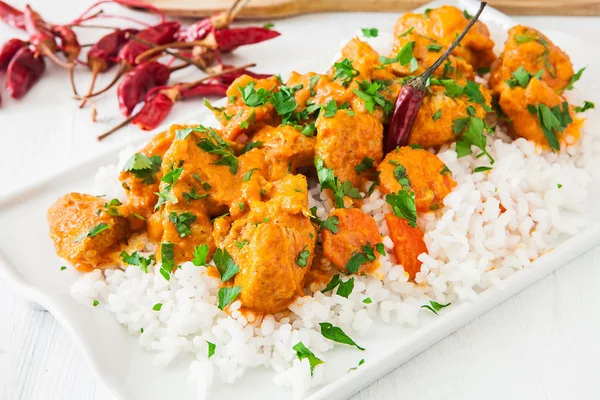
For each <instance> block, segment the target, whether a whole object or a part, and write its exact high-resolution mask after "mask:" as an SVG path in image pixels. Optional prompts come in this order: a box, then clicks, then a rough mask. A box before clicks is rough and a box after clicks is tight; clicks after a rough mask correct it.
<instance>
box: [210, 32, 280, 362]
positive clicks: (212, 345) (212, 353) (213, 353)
mask: <svg viewBox="0 0 600 400" xmlns="http://www.w3.org/2000/svg"><path fill="white" fill-rule="evenodd" d="M271 25H272V24H271ZM206 344H207V345H208V358H211V357H212V356H214V355H215V349H216V348H217V345H216V344H214V343H211V342H209V341H208V340H207V341H206Z"/></svg>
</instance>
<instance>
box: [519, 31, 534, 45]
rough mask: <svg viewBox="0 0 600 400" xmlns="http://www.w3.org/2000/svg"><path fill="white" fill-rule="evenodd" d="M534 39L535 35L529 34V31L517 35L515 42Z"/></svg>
mask: <svg viewBox="0 0 600 400" xmlns="http://www.w3.org/2000/svg"><path fill="white" fill-rule="evenodd" d="M534 40H535V38H534V37H533V36H531V35H529V34H528V33H527V32H526V33H524V34H522V35H516V36H515V42H517V43H518V44H523V43H527V42H533V41H534Z"/></svg>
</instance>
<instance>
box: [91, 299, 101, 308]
mask: <svg viewBox="0 0 600 400" xmlns="http://www.w3.org/2000/svg"><path fill="white" fill-rule="evenodd" d="M98 304H100V302H99V301H98V300H94V301H93V302H92V306H94V307H97V306H98Z"/></svg>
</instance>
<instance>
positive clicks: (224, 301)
mask: <svg viewBox="0 0 600 400" xmlns="http://www.w3.org/2000/svg"><path fill="white" fill-rule="evenodd" d="M241 292H242V287H241V286H233V287H222V288H221V289H219V294H218V297H219V304H218V305H217V306H218V307H219V309H220V310H223V309H224V308H225V307H227V306H228V305H230V304H231V303H233V301H234V300H235V299H236V298H237V297H238V295H239V294H240V293H241Z"/></svg>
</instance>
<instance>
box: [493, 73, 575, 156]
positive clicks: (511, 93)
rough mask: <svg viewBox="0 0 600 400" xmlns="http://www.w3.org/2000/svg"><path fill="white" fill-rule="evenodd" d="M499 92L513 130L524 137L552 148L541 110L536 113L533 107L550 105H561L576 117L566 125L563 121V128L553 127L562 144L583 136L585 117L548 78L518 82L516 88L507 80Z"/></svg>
mask: <svg viewBox="0 0 600 400" xmlns="http://www.w3.org/2000/svg"><path fill="white" fill-rule="evenodd" d="M499 93H500V95H499V100H498V104H499V105H500V108H501V109H502V112H503V113H504V114H506V116H507V117H508V118H509V120H510V123H509V124H508V127H509V131H510V133H511V134H513V135H516V136H520V137H524V138H525V139H527V140H531V141H533V142H535V143H537V144H538V145H540V146H542V147H545V148H548V146H549V145H550V144H549V142H548V138H547V137H546V135H545V134H544V131H543V130H542V126H541V122H540V120H539V117H538V114H537V112H533V113H532V110H531V107H539V106H540V105H546V106H548V108H549V109H553V108H555V107H557V109H558V111H561V112H562V113H564V114H565V115H568V118H569V120H571V121H572V122H570V123H568V124H566V123H565V125H566V126H565V125H563V122H561V125H563V126H562V131H561V128H558V129H554V130H553V132H554V134H555V135H556V138H557V140H558V144H559V145H564V144H568V145H570V144H573V143H575V142H576V141H577V140H578V139H579V136H580V128H581V123H582V120H581V119H578V118H577V116H576V114H575V111H574V110H573V107H571V106H570V105H569V104H568V103H567V102H566V100H565V99H564V98H563V97H561V96H560V95H558V94H557V93H556V92H555V91H554V90H552V88H551V87H550V86H548V85H547V84H546V83H545V82H543V81H540V80H538V79H536V78H532V79H531V80H530V81H529V83H528V85H527V87H526V88H523V87H521V86H515V87H514V88H512V89H511V88H510V87H509V86H508V85H507V84H506V83H503V84H502V85H501V86H500V89H499ZM565 110H566V112H565ZM533 111H535V109H534V110H533ZM557 121H558V120H557Z"/></svg>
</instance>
